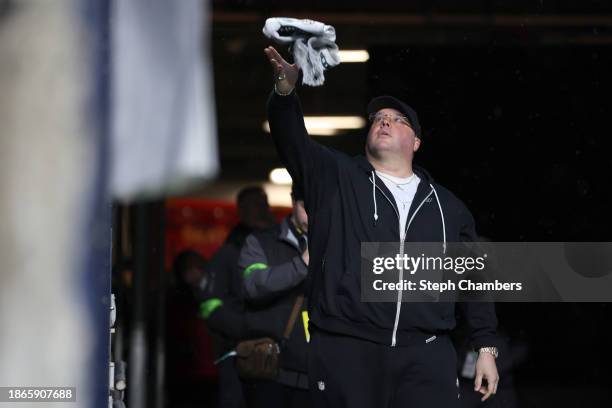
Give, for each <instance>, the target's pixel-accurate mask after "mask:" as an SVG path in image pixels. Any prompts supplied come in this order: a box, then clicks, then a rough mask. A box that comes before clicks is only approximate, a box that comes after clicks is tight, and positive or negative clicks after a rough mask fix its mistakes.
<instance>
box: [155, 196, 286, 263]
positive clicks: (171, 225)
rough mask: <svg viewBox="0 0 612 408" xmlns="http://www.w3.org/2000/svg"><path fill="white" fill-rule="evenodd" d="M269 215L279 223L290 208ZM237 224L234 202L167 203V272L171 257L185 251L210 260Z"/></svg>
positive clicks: (194, 201)
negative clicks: (188, 250) (273, 215)
mask: <svg viewBox="0 0 612 408" xmlns="http://www.w3.org/2000/svg"><path fill="white" fill-rule="evenodd" d="M272 212H273V213H274V214H275V215H276V218H277V220H278V221H280V220H281V219H282V218H283V217H284V216H286V215H287V214H289V213H290V212H291V209H290V208H284V207H275V208H272ZM236 224H238V210H237V208H236V204H234V203H230V202H227V201H218V200H203V199H195V198H177V199H171V200H168V201H166V228H165V229H166V236H165V258H164V259H165V267H166V270H168V271H170V270H171V269H172V261H173V260H174V257H175V256H176V255H177V254H178V253H179V252H181V251H183V250H185V249H193V250H195V251H197V252H199V253H200V254H202V256H204V258H205V259H210V257H211V256H212V255H213V254H214V253H215V252H216V251H217V249H219V247H220V246H221V245H223V242H224V241H225V238H226V237H227V235H228V234H229V232H230V231H231V230H232V228H233V227H234V226H235V225H236Z"/></svg>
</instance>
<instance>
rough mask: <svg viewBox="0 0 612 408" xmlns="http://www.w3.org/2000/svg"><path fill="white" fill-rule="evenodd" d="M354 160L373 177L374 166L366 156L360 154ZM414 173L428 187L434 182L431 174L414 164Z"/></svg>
mask: <svg viewBox="0 0 612 408" xmlns="http://www.w3.org/2000/svg"><path fill="white" fill-rule="evenodd" d="M353 160H355V161H356V162H357V165H358V166H359V167H360V168H361V169H362V170H363V171H364V172H365V173H366V175H367V176H368V177H371V175H372V172H373V171H374V170H375V169H374V166H372V164H371V163H370V162H369V161H368V159H367V158H366V157H365V156H364V155H362V154H360V155H359V156H355V157H354V158H353ZM412 171H413V172H414V173H415V174H416V175H417V176H419V178H420V179H421V181H422V182H424V183H425V184H426V185H429V184H430V183H433V182H434V180H433V178H432V177H431V175H430V174H429V172H428V171H427V170H425V169H424V168H422V167H421V166H418V165H416V164H413V165H412Z"/></svg>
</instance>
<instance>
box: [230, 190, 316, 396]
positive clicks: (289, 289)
mask: <svg viewBox="0 0 612 408" xmlns="http://www.w3.org/2000/svg"><path fill="white" fill-rule="evenodd" d="M292 202H293V209H292V212H291V214H290V215H288V216H287V217H285V219H283V221H282V222H281V223H280V224H278V225H276V226H274V227H273V228H270V229H268V230H264V231H258V232H254V233H253V234H251V235H249V236H248V237H247V239H246V242H245V244H244V246H243V248H242V251H241V252H240V258H239V260H238V267H239V270H240V271H241V273H242V278H243V288H244V294H245V299H246V305H247V306H246V308H247V311H248V314H247V318H246V319H247V322H248V326H249V331H250V332H252V333H258V334H259V335H260V336H265V337H271V338H273V339H274V340H276V341H277V342H278V343H279V344H281V354H280V369H279V375H278V378H277V379H276V381H274V382H271V381H264V380H257V381H253V382H251V383H250V390H251V391H252V393H251V395H250V398H247V399H249V400H250V401H249V402H250V403H251V405H249V406H250V407H266V408H273V407H279V408H281V407H282V408H285V407H289V408H298V407H299V408H301V407H308V406H310V399H309V393H308V377H307V374H306V372H307V331H306V329H305V327H304V320H303V318H302V315H303V312H305V310H306V309H305V307H306V302H305V301H304V300H301V302H302V303H301V305H300V303H297V302H298V297H301V299H303V295H304V282H305V278H306V276H307V272H308V267H307V265H308V244H307V238H306V233H307V232H308V216H307V214H306V211H305V210H304V202H303V199H302V197H301V195H300V193H299V188H298V187H295V185H294V188H293V190H292ZM295 305H297V306H301V307H300V309H299V310H298V313H297V315H296V319H295V323H294V325H293V327H292V329H291V331H290V332H289V336H288V338H287V339H285V338H284V335H285V330H286V328H287V325H288V322H289V317H290V315H291V313H292V310H293V308H294V306H295Z"/></svg>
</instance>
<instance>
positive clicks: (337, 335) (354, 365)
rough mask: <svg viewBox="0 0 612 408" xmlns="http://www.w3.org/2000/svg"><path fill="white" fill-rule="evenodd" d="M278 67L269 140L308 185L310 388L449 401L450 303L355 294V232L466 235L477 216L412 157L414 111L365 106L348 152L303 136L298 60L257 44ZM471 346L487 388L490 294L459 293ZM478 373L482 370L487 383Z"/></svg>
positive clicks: (387, 238) (319, 402)
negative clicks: (365, 126)
mask: <svg viewBox="0 0 612 408" xmlns="http://www.w3.org/2000/svg"><path fill="white" fill-rule="evenodd" d="M265 54H266V56H267V57H268V60H269V62H270V64H271V65H272V68H273V70H274V75H275V83H274V91H273V92H272V94H271V96H270V99H269V101H268V119H269V122H270V129H271V133H272V136H273V137H274V141H275V143H276V147H277V150H278V152H279V155H280V158H281V160H282V162H283V163H284V165H285V166H286V167H287V169H288V171H289V173H290V174H291V176H292V178H293V179H294V181H297V182H299V183H300V184H301V185H302V186H303V189H304V195H305V204H306V210H307V212H308V214H309V216H310V219H311V220H310V223H309V239H310V247H309V250H310V257H311V260H310V264H309V273H310V279H311V281H312V285H311V289H312V290H311V292H310V312H311V316H310V322H311V327H312V328H313V329H312V338H311V344H310V353H309V372H308V375H309V379H310V386H311V395H312V398H313V400H314V402H315V406H317V407H334V408H337V407H351V408H356V407H357V408H358V407H363V408H371V407H385V408H387V407H393V408H394V407H398V408H399V407H411V408H412V407H427V408H432V407H444V408H448V407H457V406H458V405H459V402H458V380H457V377H456V354H455V351H454V347H453V345H452V343H451V341H450V339H449V336H448V332H449V331H450V330H452V329H453V328H454V326H455V304H454V303H404V304H402V302H401V299H402V292H401V291H398V296H397V303H383V302H369V303H366V302H362V301H361V296H360V295H361V286H360V248H361V243H362V242H401V243H402V244H403V242H443V245H444V248H446V243H447V242H461V241H473V240H475V238H476V234H475V228H474V220H473V218H472V215H471V214H470V212H469V211H468V210H467V208H466V207H465V205H464V204H463V203H462V202H461V201H460V200H459V199H457V198H456V197H455V196H454V195H453V194H452V193H451V192H450V191H448V190H447V189H446V188H444V187H442V186H440V185H439V184H437V183H435V182H434V181H433V180H432V179H431V177H430V176H429V175H428V174H427V172H425V171H424V170H422V169H419V168H417V167H416V166H413V165H412V160H413V157H414V154H415V152H416V151H417V150H418V149H419V146H420V144H421V139H422V134H421V129H420V126H419V123H418V118H417V115H416V112H415V111H414V110H412V108H410V107H409V106H408V105H406V104H405V103H403V102H401V101H399V100H398V99H395V98H393V97H379V98H375V99H373V100H372V101H371V102H370V104H369V105H368V113H369V114H370V115H371V118H370V119H371V126H370V129H369V132H368V138H367V142H366V148H365V151H366V154H365V157H364V156H358V157H355V158H350V157H348V156H346V155H344V154H342V153H340V152H337V151H334V150H332V149H328V148H326V147H324V146H322V145H320V144H318V143H316V142H314V141H313V140H311V139H310V138H309V137H308V134H307V132H306V128H305V126H304V120H303V114H302V110H301V107H300V103H299V100H298V98H297V95H296V93H295V91H294V89H295V85H296V82H297V79H298V74H299V69H298V67H297V66H296V65H295V64H289V63H287V62H286V61H285V60H284V59H283V58H282V57H281V56H280V55H279V54H278V52H277V51H276V50H275V49H274V48H272V47H268V48H266V49H265ZM458 306H460V308H461V309H462V311H463V313H464V315H465V318H466V321H467V322H468V324H469V326H470V328H471V340H472V343H473V345H474V346H475V347H476V348H477V349H478V350H479V352H480V355H479V358H478V362H477V375H476V380H475V384H474V386H475V389H476V390H477V391H479V392H480V393H482V394H484V396H483V400H485V399H487V398H489V397H490V396H491V395H492V394H494V393H495V390H496V387H497V383H498V381H499V376H498V373H497V368H496V365H495V357H496V356H497V349H496V347H495V346H496V344H497V343H496V342H497V337H496V333H495V330H496V325H497V320H496V316H495V311H494V307H493V305H492V304H490V303H460V304H458ZM483 380H485V381H486V385H485V384H484V382H483Z"/></svg>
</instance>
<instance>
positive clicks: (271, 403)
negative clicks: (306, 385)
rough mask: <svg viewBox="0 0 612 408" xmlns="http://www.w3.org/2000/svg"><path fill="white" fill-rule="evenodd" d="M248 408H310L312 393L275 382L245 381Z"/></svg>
mask: <svg viewBox="0 0 612 408" xmlns="http://www.w3.org/2000/svg"><path fill="white" fill-rule="evenodd" d="M244 389H245V394H246V401H247V404H246V405H247V408H310V407H311V405H312V404H311V401H310V392H309V391H308V390H302V389H298V388H293V387H288V386H286V385H282V384H279V383H277V382H274V381H265V380H253V381H245V382H244Z"/></svg>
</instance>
